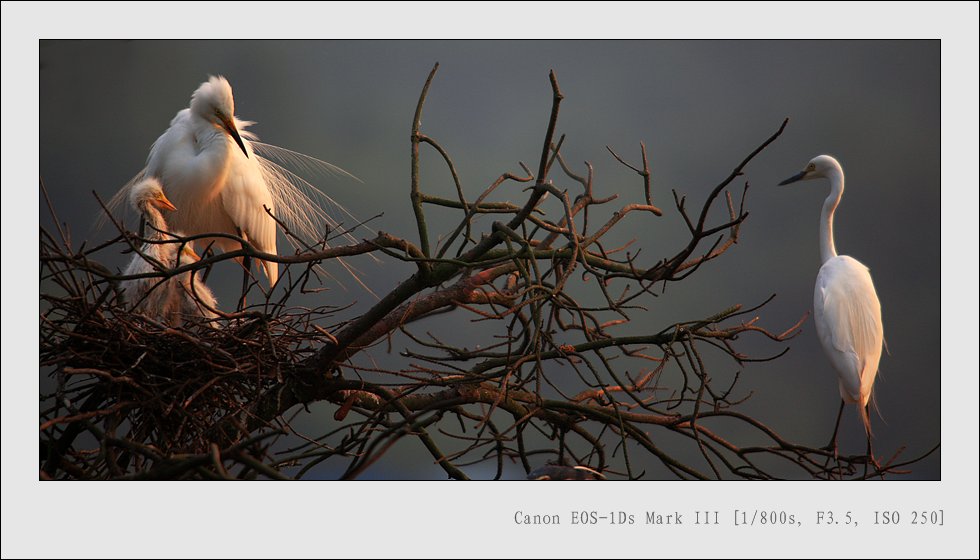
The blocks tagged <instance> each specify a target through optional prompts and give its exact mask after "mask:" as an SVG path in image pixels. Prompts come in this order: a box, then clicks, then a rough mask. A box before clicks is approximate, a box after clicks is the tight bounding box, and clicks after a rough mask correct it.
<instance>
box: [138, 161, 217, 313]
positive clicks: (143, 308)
mask: <svg viewBox="0 0 980 560" xmlns="http://www.w3.org/2000/svg"><path fill="white" fill-rule="evenodd" d="M129 200H130V204H132V206H133V207H134V208H136V209H137V210H138V211H140V212H142V213H143V215H144V216H145V217H146V223H147V225H148V226H149V229H150V230H151V232H150V233H149V234H148V235H147V242H146V243H144V244H143V247H142V248H141V249H140V252H139V253H137V254H134V255H133V257H132V259H130V261H129V264H128V265H126V269H125V270H124V271H123V274H125V275H136V274H145V273H148V272H158V271H160V270H161V269H164V270H165V269H171V268H176V267H178V266H181V265H185V264H189V263H192V262H195V261H197V260H199V257H198V256H197V254H196V253H195V252H194V250H193V249H191V248H190V246H189V245H186V244H184V243H181V242H180V241H179V240H178V238H179V237H182V235H181V234H179V233H168V230H167V222H166V220H165V219H164V218H163V214H162V213H161V211H162V210H170V211H173V210H176V208H175V207H174V205H173V204H172V203H171V202H170V200H169V199H167V196H166V195H165V194H164V193H163V188H162V187H161V186H160V182H159V181H157V180H156V179H154V178H149V179H145V180H143V181H140V182H139V183H137V184H135V185H133V186H132V188H131V189H130V190H129ZM122 293H123V299H124V301H126V303H127V304H129V305H130V306H132V308H133V310H134V311H139V312H141V313H143V314H144V315H147V316H149V317H152V318H154V319H160V320H163V321H164V322H165V323H167V324H170V325H175V326H177V325H180V324H182V323H183V322H184V320H186V319H188V318H190V317H206V318H209V319H212V318H214V317H216V316H217V315H216V314H215V312H214V311H213V310H214V309H217V306H218V303H217V301H216V300H215V298H214V294H213V293H212V292H211V290H210V289H209V288H208V287H207V286H206V285H205V284H204V282H203V281H202V280H201V279H200V278H199V276H198V275H194V274H192V273H191V272H184V273H182V274H179V275H177V276H172V277H170V278H159V277H148V278H134V279H131V280H125V281H123V282H122Z"/></svg>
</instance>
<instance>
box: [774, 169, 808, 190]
mask: <svg viewBox="0 0 980 560" xmlns="http://www.w3.org/2000/svg"><path fill="white" fill-rule="evenodd" d="M804 177H806V171H800V172H799V173H797V174H796V175H793V176H792V177H790V178H789V179H786V180H785V181H783V182H782V183H779V186H780V187H781V186H783V185H788V184H790V183H795V182H797V181H799V180H800V179H802V178H804Z"/></svg>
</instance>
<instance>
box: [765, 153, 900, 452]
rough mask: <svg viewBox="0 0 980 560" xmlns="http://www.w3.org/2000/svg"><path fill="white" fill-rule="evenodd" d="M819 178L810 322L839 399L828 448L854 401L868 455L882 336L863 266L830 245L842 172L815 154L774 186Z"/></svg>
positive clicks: (872, 290)
mask: <svg viewBox="0 0 980 560" xmlns="http://www.w3.org/2000/svg"><path fill="white" fill-rule="evenodd" d="M821 177H822V178H826V179H828V180H830V196H828V197H827V199H826V200H825V201H824V203H823V210H822V212H821V214H820V260H821V262H822V263H823V264H822V265H821V267H820V272H818V273H817V283H816V286H815V288H814V291H813V319H814V322H815V323H816V325H817V336H818V338H819V339H820V344H821V345H822V346H823V349H824V352H825V353H826V354H827V357H828V358H830V362H831V363H832V364H833V366H834V369H836V370H837V377H838V379H837V380H838V389H839V390H840V396H841V406H840V409H839V410H838V412H837V423H836V425H835V426H834V435H833V437H832V439H831V445H832V446H833V449H834V452H835V453H836V451H837V429H838V428H839V427H840V420H841V413H842V412H843V410H844V403H854V404H856V405H858V408H859V410H860V413H861V420H862V421H863V422H864V429H865V431H866V433H867V436H868V454H869V456H870V455H871V417H870V414H869V413H868V408H869V404H868V401H869V400H870V399H871V389H872V386H873V385H874V382H875V376H876V375H877V373H878V362H879V360H880V359H881V347H882V343H883V340H884V333H883V329H882V325H881V304H880V303H879V302H878V295H877V294H876V293H875V287H874V283H872V281H871V274H870V272H869V271H868V267H866V266H864V265H863V264H861V263H860V262H858V261H857V260H856V259H854V258H851V257H848V256H846V255H838V254H837V249H836V248H835V247H834V210H836V209H837V205H838V204H840V200H841V196H842V195H843V194H844V170H843V169H842V168H841V166H840V164H839V163H838V162H837V160H836V159H834V158H832V157H830V156H826V155H823V156H817V157H815V158H813V159H812V160H810V163H808V164H807V166H806V168H805V169H804V170H803V171H801V172H799V173H797V174H796V175H794V176H792V177H790V178H789V179H786V180H785V181H783V182H782V183H779V184H780V185H788V184H790V183H794V182H796V181H803V180H809V179H818V178H821ZM828 447H830V445H828ZM872 460H873V457H872Z"/></svg>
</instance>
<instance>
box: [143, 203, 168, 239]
mask: <svg viewBox="0 0 980 560" xmlns="http://www.w3.org/2000/svg"><path fill="white" fill-rule="evenodd" d="M142 210H143V216H144V217H145V218H146V223H147V224H149V225H150V226H151V227H152V228H153V230H154V231H148V232H146V235H147V237H150V238H153V237H158V236H160V235H161V234H160V233H158V232H157V230H159V231H167V221H166V220H164V219H163V214H162V213H160V210H158V209H157V208H156V207H155V206H153V205H152V204H143V205H142Z"/></svg>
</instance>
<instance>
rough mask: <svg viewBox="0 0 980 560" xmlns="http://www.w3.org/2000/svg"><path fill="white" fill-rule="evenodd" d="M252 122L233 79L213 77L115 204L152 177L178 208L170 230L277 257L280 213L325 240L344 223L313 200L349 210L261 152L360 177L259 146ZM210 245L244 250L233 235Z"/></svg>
mask: <svg viewBox="0 0 980 560" xmlns="http://www.w3.org/2000/svg"><path fill="white" fill-rule="evenodd" d="M252 124H254V123H252V122H250V121H243V120H240V119H238V118H237V117H235V100H234V96H233V95H232V89H231V85H230V84H229V83H228V81H227V80H226V79H225V78H224V77H222V76H212V77H210V78H209V79H208V81H206V82H204V83H203V84H201V85H200V87H198V88H197V90H196V91H195V92H194V94H193V95H192V96H191V103H190V106H189V107H188V108H186V109H182V110H181V111H179V112H178V113H177V115H176V116H175V117H174V118H173V120H172V121H171V122H170V127H169V128H168V129H167V130H166V131H165V132H164V133H163V134H162V135H161V136H160V137H159V138H158V139H157V140H156V142H154V143H153V146H152V147H151V148H150V154H149V157H148V158H147V162H146V168H145V169H143V171H141V172H140V173H139V174H138V175H137V176H136V177H135V178H134V179H133V180H132V181H130V182H129V183H128V184H127V185H126V186H124V187H123V188H122V189H121V190H120V191H119V193H117V194H116V196H115V197H113V200H112V201H111V203H110V207H117V206H119V205H120V203H121V201H122V200H124V199H125V197H126V196H127V192H128V191H129V190H130V189H131V188H132V187H133V186H134V185H136V184H138V183H139V182H140V181H142V180H143V178H146V177H152V178H156V179H158V180H159V181H160V183H161V184H162V186H163V189H164V191H165V192H166V194H167V197H168V198H169V199H170V200H172V201H173V202H174V204H175V205H176V207H177V210H176V211H175V212H173V214H172V215H171V216H170V219H169V221H170V225H171V226H172V227H173V228H174V229H176V230H180V231H183V232H184V233H186V234H188V235H199V234H204V233H224V234H229V235H238V236H240V237H242V238H243V239H245V240H247V241H248V242H249V243H250V244H252V245H253V246H254V247H255V248H256V249H257V250H259V251H261V252H264V253H270V254H277V251H276V230H277V224H276V221H275V219H274V218H273V217H272V216H275V217H276V218H278V219H279V220H281V221H282V222H283V223H285V224H286V225H287V226H288V227H289V228H290V230H291V231H292V232H293V233H294V234H297V235H301V236H305V237H308V238H312V239H318V238H320V237H321V236H322V234H323V231H322V230H323V227H324V224H326V225H330V226H335V225H336V223H337V222H336V221H335V220H334V219H333V218H332V217H330V216H329V215H328V214H327V213H325V212H324V210H323V208H321V206H320V205H319V204H317V203H315V202H314V201H313V200H311V198H310V195H314V196H319V197H321V198H322V199H324V200H326V201H327V202H329V203H330V204H331V205H332V206H333V207H335V208H338V209H340V210H342V211H344V212H346V210H343V208H342V207H340V206H339V205H337V204H336V203H334V202H333V200H332V199H330V197H328V196H326V195H324V194H323V193H322V192H320V191H319V190H317V189H315V188H313V186H312V185H310V184H309V183H308V182H306V181H305V180H303V179H301V178H300V177H298V176H297V175H295V174H294V173H292V172H291V171H289V170H287V169H285V168H284V167H282V166H280V165H278V164H277V163H275V162H273V161H271V160H269V159H266V158H265V157H262V155H260V154H257V153H255V152H256V150H257V151H260V152H262V153H263V154H265V155H268V156H269V157H272V158H275V159H277V160H279V161H284V162H290V163H295V162H297V161H299V162H301V163H302V164H303V165H304V166H307V167H312V168H314V169H315V170H317V171H326V172H329V173H334V174H343V175H347V176H350V177H353V176H351V175H350V174H348V173H347V172H345V171H343V170H341V169H340V168H338V167H335V166H333V165H331V164H328V163H326V162H324V161H321V160H318V159H315V158H311V157H309V156H304V155H303V154H299V153H297V152H292V151H290V150H285V149H282V148H277V147H275V146H271V145H268V144H262V143H260V142H258V141H257V139H256V137H255V135H253V134H251V133H250V132H248V131H247V130H246V128H247V127H248V126H250V125H252ZM270 213H271V214H272V215H270ZM348 215H349V214H348ZM348 237H349V238H350V239H353V237H350V236H348ZM211 244H213V246H214V247H217V248H219V249H221V250H224V251H231V250H235V249H237V248H239V244H238V243H237V242H236V241H235V240H233V239H228V238H220V237H219V238H210V239H203V240H199V241H197V246H198V247H207V246H209V245H211ZM260 262H261V264H262V268H263V271H264V272H265V275H266V277H267V278H268V280H269V284H270V285H273V284H275V282H276V279H277V278H278V276H279V267H278V264H277V263H275V262H271V261H260ZM341 264H343V265H344V266H345V267H346V264H344V263H343V262H341ZM355 277H356V276H355Z"/></svg>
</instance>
